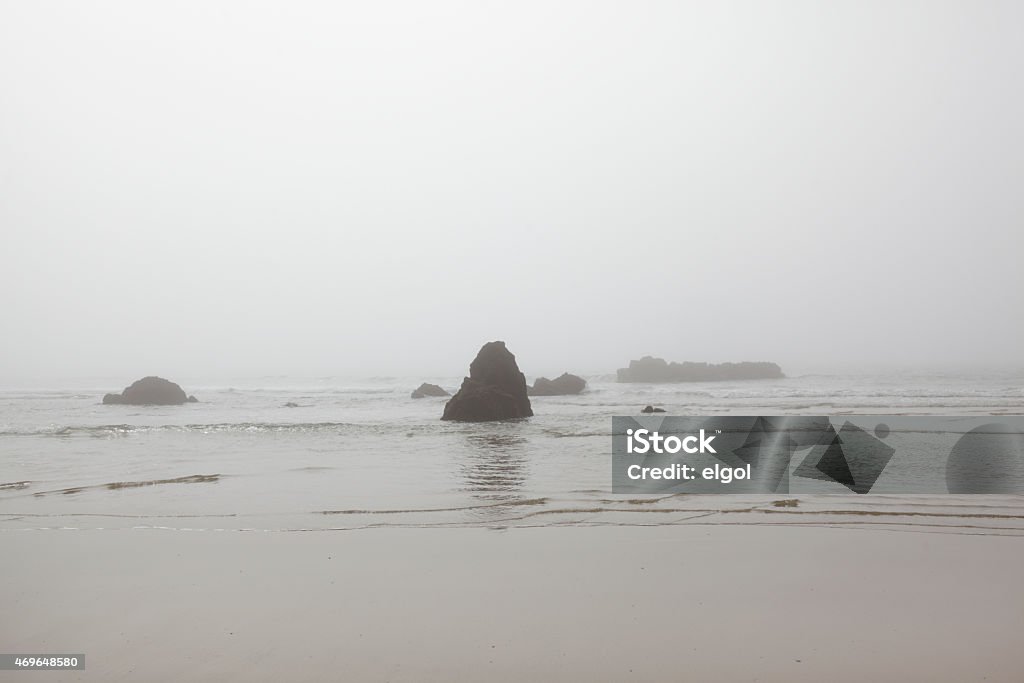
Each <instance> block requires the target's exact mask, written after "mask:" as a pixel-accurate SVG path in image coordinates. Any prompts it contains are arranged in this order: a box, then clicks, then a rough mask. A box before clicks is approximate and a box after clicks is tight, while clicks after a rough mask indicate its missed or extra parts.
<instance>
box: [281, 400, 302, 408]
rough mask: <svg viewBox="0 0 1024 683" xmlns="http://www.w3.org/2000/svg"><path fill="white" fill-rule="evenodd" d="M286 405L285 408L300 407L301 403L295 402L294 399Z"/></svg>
mask: <svg viewBox="0 0 1024 683" xmlns="http://www.w3.org/2000/svg"><path fill="white" fill-rule="evenodd" d="M284 407H285V408H298V407H299V404H298V403H295V402H293V401H288V402H287V403H285V404H284Z"/></svg>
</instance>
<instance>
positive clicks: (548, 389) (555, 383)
mask: <svg viewBox="0 0 1024 683" xmlns="http://www.w3.org/2000/svg"><path fill="white" fill-rule="evenodd" d="M586 388H587V380H585V379H583V378H582V377H577V376H576V375H570V374H569V373H568V372H565V373H562V375H561V376H559V377H556V378H555V379H548V378H547V377H538V378H537V379H536V380H534V382H533V386H532V387H530V391H529V393H530V396H571V395H573V394H578V393H580V392H582V391H583V390H584V389H586Z"/></svg>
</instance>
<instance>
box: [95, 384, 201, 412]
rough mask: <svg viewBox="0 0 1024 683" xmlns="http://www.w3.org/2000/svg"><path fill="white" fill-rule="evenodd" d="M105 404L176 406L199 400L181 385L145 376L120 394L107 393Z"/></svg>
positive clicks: (104, 399) (104, 398)
mask: <svg viewBox="0 0 1024 683" xmlns="http://www.w3.org/2000/svg"><path fill="white" fill-rule="evenodd" d="M103 402H104V403H105V404H108V405H111V404H123V405H136V406H144V405H151V406H176V405H181V404H182V403H196V402H198V401H197V399H196V397H195V396H186V395H185V392H184V391H183V390H182V388H181V387H180V386H178V385H177V384H175V383H174V382H170V381H168V380H166V379H163V378H162V377H143V378H142V379H140V380H139V381H137V382H135V383H134V384H132V385H131V386H130V387H128V388H127V389H125V390H124V391H122V392H121V393H120V394H107V395H106V396H104V397H103Z"/></svg>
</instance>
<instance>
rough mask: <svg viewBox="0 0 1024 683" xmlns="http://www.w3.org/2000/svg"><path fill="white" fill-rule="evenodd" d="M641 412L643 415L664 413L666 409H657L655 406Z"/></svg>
mask: <svg viewBox="0 0 1024 683" xmlns="http://www.w3.org/2000/svg"><path fill="white" fill-rule="evenodd" d="M640 412H641V413H664V412H665V409H664V408H655V407H654V406H647V407H645V408H643V409H642V410H641V411H640Z"/></svg>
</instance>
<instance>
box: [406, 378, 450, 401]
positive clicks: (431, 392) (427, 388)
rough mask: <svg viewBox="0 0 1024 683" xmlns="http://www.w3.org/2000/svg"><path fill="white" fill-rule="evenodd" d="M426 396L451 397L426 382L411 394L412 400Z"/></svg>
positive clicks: (434, 385) (439, 388)
mask: <svg viewBox="0 0 1024 683" xmlns="http://www.w3.org/2000/svg"><path fill="white" fill-rule="evenodd" d="M427 396H451V394H449V393H448V392H447V391H445V390H444V389H442V388H441V387H439V386H437V385H436V384H427V383H426V382H424V383H423V384H421V385H420V386H419V388H417V389H416V390H415V391H413V392H412V397H413V398H426V397H427Z"/></svg>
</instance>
